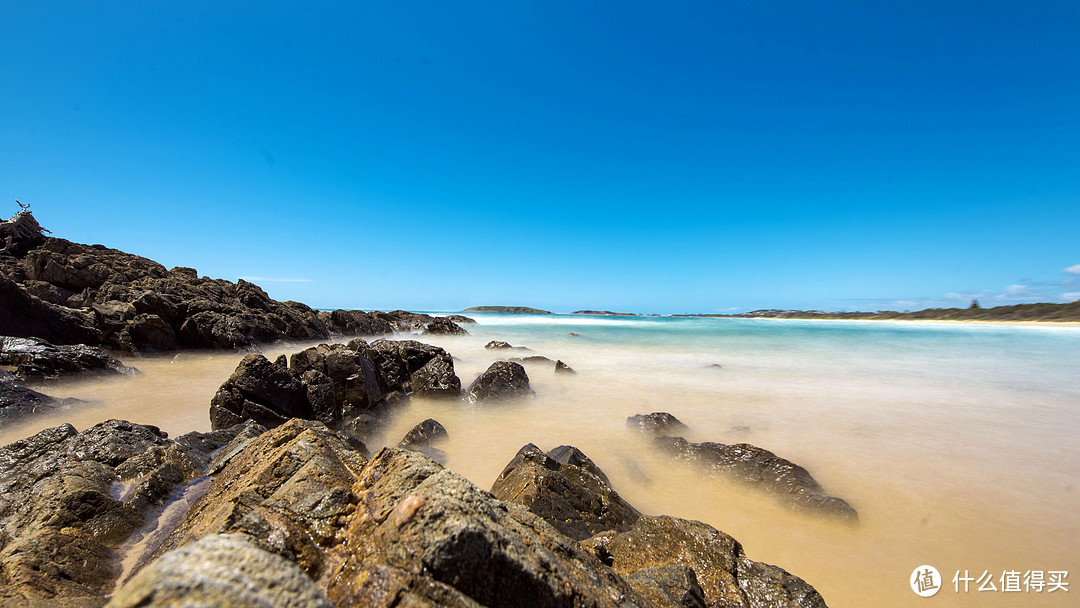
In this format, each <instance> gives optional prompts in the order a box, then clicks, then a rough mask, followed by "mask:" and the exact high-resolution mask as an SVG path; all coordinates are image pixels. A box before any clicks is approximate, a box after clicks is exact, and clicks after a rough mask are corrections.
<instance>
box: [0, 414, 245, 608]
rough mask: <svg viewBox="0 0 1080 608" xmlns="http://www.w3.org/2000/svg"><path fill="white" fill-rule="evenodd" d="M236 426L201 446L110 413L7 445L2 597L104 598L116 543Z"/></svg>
mask: <svg viewBox="0 0 1080 608" xmlns="http://www.w3.org/2000/svg"><path fill="white" fill-rule="evenodd" d="M237 432H239V429H237ZM230 433H232V430H231V429H230V431H223V432H221V433H218V435H216V436H211V435H210V434H203V435H202V436H201V437H200V438H198V439H195V438H192V439H193V441H194V442H196V443H201V444H202V446H201V447H202V449H197V448H196V447H195V445H194V443H192V444H191V445H185V444H182V443H180V442H177V441H172V440H170V439H168V438H166V437H165V434H164V433H162V432H161V431H160V430H158V429H157V428H155V427H151V426H142V425H137V424H132V423H130V422H125V421H122V420H109V421H106V422H103V423H101V424H98V425H96V426H94V427H91V428H89V429H87V430H85V431H83V432H81V433H79V432H77V431H76V430H75V429H74V428H73V427H72V426H71V425H68V424H65V425H62V426H59V427H55V428H51V429H46V430H44V431H41V432H40V433H37V434H36V435H33V436H31V437H28V438H26V439H22V440H20V441H16V442H14V443H11V444H9V445H7V446H4V447H2V448H0V525H2V530H3V532H2V534H0V572H2V573H3V582H4V584H3V585H2V586H0V605H5V606H6V605H16V606H18V605H28V606H41V605H46V606H47V605H68V606H87V607H90V606H93V607H99V606H101V605H102V604H103V603H104V602H105V596H106V594H108V593H109V592H110V591H111V590H112V589H113V587H114V584H115V580H116V577H117V575H118V574H119V568H118V562H119V556H118V548H119V547H120V546H121V544H122V543H123V542H124V541H125V540H126V539H127V538H128V537H129V536H130V535H131V534H132V533H133V532H134V531H136V530H138V529H140V528H141V527H142V526H143V525H144V522H145V521H146V517H147V516H148V515H149V514H150V513H152V512H154V511H155V510H157V509H158V508H159V507H160V506H161V505H162V504H164V503H165V502H166V501H167V500H168V499H169V497H170V496H171V495H172V493H173V492H174V490H175V489H176V488H178V487H179V486H181V485H183V484H186V483H188V482H189V481H191V480H193V479H195V478H196V477H197V476H198V475H199V473H200V468H199V461H200V459H201V458H202V457H203V454H204V451H203V450H214V449H217V448H219V447H221V445H223V444H224V443H225V442H227V441H228V437H229V435H230ZM232 434H235V433H232Z"/></svg>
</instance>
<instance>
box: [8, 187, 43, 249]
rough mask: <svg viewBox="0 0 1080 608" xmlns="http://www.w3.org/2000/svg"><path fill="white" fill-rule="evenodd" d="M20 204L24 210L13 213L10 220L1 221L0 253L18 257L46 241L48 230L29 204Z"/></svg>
mask: <svg viewBox="0 0 1080 608" xmlns="http://www.w3.org/2000/svg"><path fill="white" fill-rule="evenodd" d="M16 202H18V201H16ZM19 206H20V207H22V211H20V212H18V213H16V214H15V215H13V216H12V217H11V219H10V220H7V221H4V222H0V254H3V255H10V256H14V257H17V258H18V257H22V256H24V255H26V252H28V251H30V250H31V249H33V248H35V247H39V246H41V245H42V244H43V243H44V242H45V233H46V232H48V230H45V229H44V228H42V227H41V224H39V223H38V221H37V220H36V219H34V214H33V213H31V212H30V206H29V205H23V204H22V203H19Z"/></svg>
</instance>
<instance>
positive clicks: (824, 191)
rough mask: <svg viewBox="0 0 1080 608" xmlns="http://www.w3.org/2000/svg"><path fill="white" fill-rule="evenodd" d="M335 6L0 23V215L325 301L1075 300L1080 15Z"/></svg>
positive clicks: (75, 5)
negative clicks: (26, 210)
mask: <svg viewBox="0 0 1080 608" xmlns="http://www.w3.org/2000/svg"><path fill="white" fill-rule="evenodd" d="M317 4H319V3H303V2H273V1H266V0H263V1H260V2H190V1H186V2H104V3H96V2H48V1H42V0H37V1H33V2H23V1H13V0H7V1H6V2H4V3H3V5H2V7H0V27H2V28H3V34H4V49H3V59H2V60H0V79H2V80H0V84H2V87H3V89H2V92H0V195H4V196H5V197H6V199H5V200H10V199H11V198H18V199H19V200H21V201H23V202H24V203H31V204H32V205H33V209H34V212H35V215H36V216H37V217H38V219H39V220H40V221H41V223H42V224H43V225H45V226H46V227H47V228H49V229H51V230H52V231H53V232H54V233H55V234H56V235H57V236H62V237H65V238H68V239H71V240H74V241H78V242H91V243H103V244H106V245H109V246H111V247H116V248H119V249H124V250H126V251H130V252H133V253H138V254H140V255H144V256H147V257H150V258H153V259H156V260H158V261H160V262H162V263H164V264H166V265H167V266H174V265H183V266H194V267H195V268H197V269H198V270H199V271H200V273H202V274H206V275H210V276H214V277H222V278H227V279H231V280H235V279H236V278H237V277H258V278H256V279H253V280H254V281H255V282H256V283H259V284H260V285H262V286H263V287H264V288H265V289H266V290H267V291H268V292H269V293H270V294H271V295H272V296H274V297H277V298H280V299H296V300H300V301H304V302H307V303H308V304H311V305H313V306H316V307H358V308H365V309H371V308H378V309H389V308H409V309H429V310H453V309H460V308H464V307H466V306H472V305H480V304H514V305H529V306H537V307H542V308H548V309H551V310H557V311H570V310H576V309H580V308H606V309H613V310H629V311H638V312H661V313H666V312H726V311H732V310H749V309H754V308H819V309H827V310H839V309H846V310H853V309H861V310H875V309H879V308H897V309H916V308H923V307H925V306H930V305H965V306H966V305H967V303H968V301H969V300H970V298H972V297H978V298H979V299H980V301H981V302H982V303H983V305H992V304H1005V303H1016V302H1022V301H1066V300H1071V299H1077V298H1080V35H1078V34H1077V32H1080V3H1078V2H1076V1H1075V0H1069V1H1062V2H1033V3H1018V2H1000V1H995V0H989V1H980V2H967V1H950V2H939V1H933V2H929V1H908V2H863V1H854V0H853V1H822V2H803V1H785V2H768V1H764V2H721V1H716V0H711V1H704V2H633V1H626V0H622V1H619V2H580V1H575V2H556V1H551V0H545V1H543V2H504V1H500V2H482V3H480V2H410V1H405V0H399V1H395V2H363V3H359V2H357V3H353V2H350V3H341V4H339V5H338V6H337V7H335V8H315V7H314V6H315V5H317ZM2 205H9V207H8V211H7V212H4V214H7V213H8V212H11V213H14V212H15V211H17V210H18V209H17V207H16V206H15V203H14V202H9V203H3V204H0V210H2V209H3V206H2Z"/></svg>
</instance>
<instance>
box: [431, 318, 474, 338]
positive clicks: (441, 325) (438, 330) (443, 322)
mask: <svg viewBox="0 0 1080 608" xmlns="http://www.w3.org/2000/svg"><path fill="white" fill-rule="evenodd" d="M424 333H425V334H434V335H443V336H465V335H468V333H469V332H467V331H465V328H463V327H461V326H460V325H458V324H457V323H454V322H453V321H451V320H450V319H448V318H446V317H435V318H434V319H432V320H431V322H430V323H428V324H427V327H426V328H424Z"/></svg>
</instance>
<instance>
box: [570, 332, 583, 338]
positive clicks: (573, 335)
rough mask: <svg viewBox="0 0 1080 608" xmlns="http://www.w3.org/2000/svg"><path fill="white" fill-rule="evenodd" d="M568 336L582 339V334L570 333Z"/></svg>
mask: <svg viewBox="0 0 1080 608" xmlns="http://www.w3.org/2000/svg"><path fill="white" fill-rule="evenodd" d="M566 335H568V336H570V337H571V338H580V337H581V334H578V333H574V332H570V333H568V334H566Z"/></svg>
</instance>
